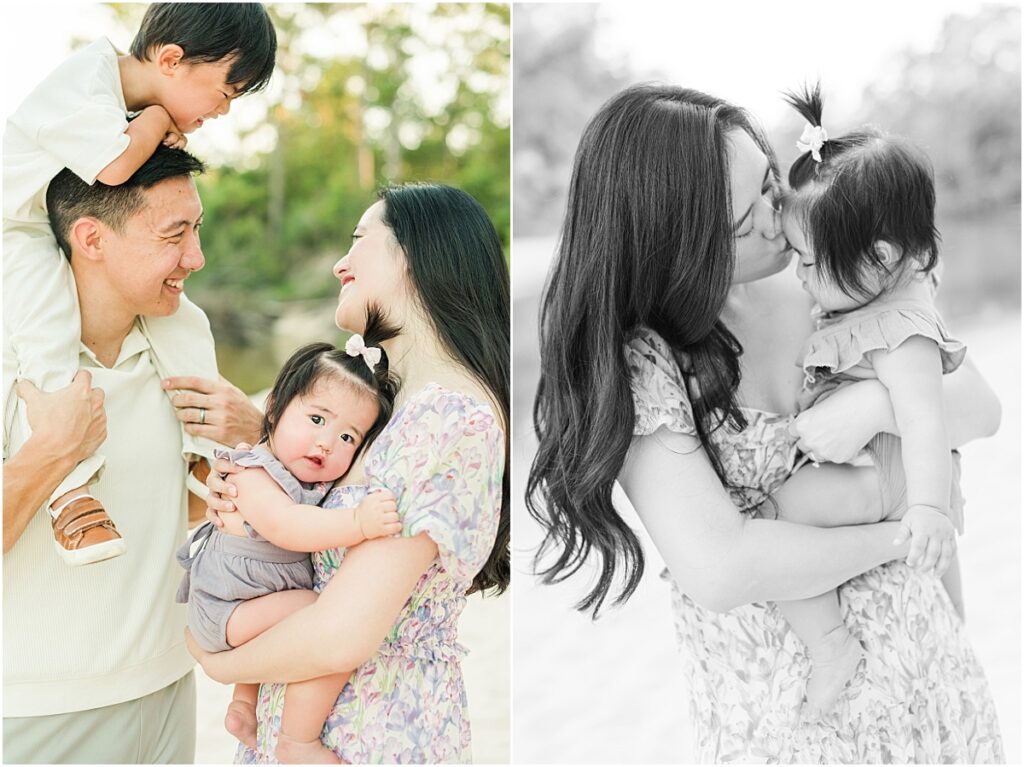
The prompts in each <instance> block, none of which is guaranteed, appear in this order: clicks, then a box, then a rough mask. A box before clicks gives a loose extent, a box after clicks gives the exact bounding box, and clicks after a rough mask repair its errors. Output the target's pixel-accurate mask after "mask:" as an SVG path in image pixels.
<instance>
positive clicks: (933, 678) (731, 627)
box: [626, 329, 1005, 764]
mask: <svg viewBox="0 0 1024 767" xmlns="http://www.w3.org/2000/svg"><path fill="white" fill-rule="evenodd" d="M626 356H627V362H628V364H629V368H630V376H631V386H632V390H633V397H634V405H635V411H636V419H635V428H634V433H635V434H636V435H646V434H651V433H653V432H654V431H656V430H657V429H658V428H660V427H666V428H668V429H670V430H672V431H675V432H678V433H682V434H691V435H695V434H696V430H695V427H694V424H693V415H692V411H691V408H690V401H689V397H688V395H687V389H686V385H685V382H684V379H683V376H682V375H681V373H680V371H679V367H678V365H677V364H676V362H675V361H674V358H673V355H672V352H671V350H670V348H669V347H668V345H667V344H666V343H665V341H664V340H663V339H662V338H660V337H659V336H658V335H657V334H656V333H654V332H653V331H651V330H648V329H643V330H640V331H639V332H638V333H636V334H635V336H634V338H633V339H632V340H631V341H630V343H629V344H628V346H627V350H626ZM745 415H746V417H747V420H748V424H747V426H746V428H745V429H743V430H742V431H739V432H737V431H735V430H734V431H726V430H725V429H719V430H718V431H717V432H715V438H716V440H717V443H718V446H719V447H720V449H721V456H722V461H723V463H724V468H725V471H726V473H727V475H728V478H729V480H730V482H731V483H732V484H734V485H735V486H736V489H734V490H730V494H731V495H732V497H733V501H734V502H735V503H736V504H737V507H739V508H740V509H745V510H749V509H751V508H752V507H753V506H754V505H756V503H758V502H760V500H762V499H763V498H764V497H765V495H766V494H767V493H769V492H771V491H772V490H773V489H774V488H776V487H777V486H778V485H779V484H781V483H782V482H783V481H784V480H785V479H786V477H787V476H788V475H789V473H790V471H791V470H792V468H793V462H794V460H795V458H796V451H795V448H794V446H793V444H792V438H791V437H790V436H789V432H788V425H789V420H790V419H789V417H788V416H780V415H774V414H770V413H765V412H761V411H757V410H746V411H745ZM662 577H663V578H665V579H666V580H667V581H669V583H670V584H671V591H672V607H673V612H674V618H675V625H676V634H677V638H678V641H679V644H680V647H681V650H682V655H683V661H684V668H685V671H684V673H685V676H686V685H687V688H688V691H689V698H690V704H689V707H690V719H691V721H692V722H693V728H694V736H695V751H696V753H695V754H694V756H695V757H696V759H697V760H698V761H700V762H742V763H762V764H769V763H791V762H803V763H832V764H851V763H852V764H857V763H872V764H874V763H950V762H958V763H992V762H1002V761H1004V760H1005V757H1004V755H1003V747H1002V740H1001V738H1000V734H999V726H998V722H997V720H996V711H995V706H994V704H993V702H992V697H991V695H990V693H989V689H988V683H987V682H986V681H985V676H984V674H983V673H982V670H981V667H980V666H979V664H978V661H977V659H976V658H975V657H974V653H973V651H972V650H971V647H970V644H969V643H968V640H967V635H966V632H965V630H964V626H963V623H962V622H961V621H960V618H959V616H958V615H957V614H956V611H955V610H954V609H953V605H952V603H951V602H950V600H949V597H948V596H947V594H946V592H945V589H944V588H943V587H942V584H941V582H940V581H939V580H938V579H937V578H935V577H933V576H926V575H923V574H921V573H918V572H916V571H914V570H911V569H909V568H908V567H907V566H906V565H905V564H903V563H902V562H895V563H891V564H888V565H885V566H883V567H879V568H876V569H874V570H871V571H869V572H867V573H865V574H863V575H861V576H858V577H857V578H854V579H853V580H851V581H849V582H848V583H846V584H844V585H842V586H841V587H840V588H839V598H840V603H841V605H842V610H843V616H844V620H845V622H846V624H847V626H848V627H849V628H850V631H851V633H853V635H854V636H856V637H857V638H858V639H859V640H860V641H861V643H862V644H863V645H864V647H865V650H866V657H865V659H864V660H863V661H862V662H861V665H860V667H859V668H858V669H857V672H856V674H855V676H854V679H853V680H852V682H851V683H850V684H849V685H848V686H847V688H846V689H845V690H844V691H843V693H842V695H841V696H840V698H839V701H838V702H837V704H836V706H835V708H834V710H833V711H832V712H831V713H830V714H829V715H828V717H827V718H825V719H824V720H822V721H820V722H815V723H804V722H801V720H800V718H799V711H800V708H801V702H802V700H803V697H804V687H805V685H806V681H807V674H808V671H809V667H810V662H809V660H808V658H807V655H806V652H805V649H804V646H803V643H802V642H801V641H800V639H799V638H797V636H796V635H795V634H794V633H793V632H792V631H791V630H790V628H789V625H788V624H787V623H786V621H785V619H784V618H783V617H782V614H781V613H780V612H779V611H778V609H777V608H776V607H775V605H774V604H771V603H757V604H750V605H744V606H743V607H739V608H736V609H734V610H730V611H729V612H726V613H715V612H712V611H710V610H705V609H704V608H702V607H701V606H700V605H697V604H696V603H695V602H693V600H691V599H690V598H689V597H688V596H686V595H685V594H683V593H682V592H681V591H680V590H679V588H678V587H677V586H676V584H675V583H674V582H673V581H672V580H671V577H670V576H669V574H668V572H667V571H666V572H665V573H664V574H663V576H662Z"/></svg>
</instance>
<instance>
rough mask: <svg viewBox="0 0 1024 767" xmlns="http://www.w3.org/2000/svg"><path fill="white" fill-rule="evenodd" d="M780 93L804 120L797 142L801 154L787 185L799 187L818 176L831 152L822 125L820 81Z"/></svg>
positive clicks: (791, 171)
mask: <svg viewBox="0 0 1024 767" xmlns="http://www.w3.org/2000/svg"><path fill="white" fill-rule="evenodd" d="M782 96H783V98H784V99H785V101H786V103H787V104H789V105H790V106H791V107H793V109H795V110H796V111H797V113H798V114H800V116H801V117H803V118H804V119H805V120H806V121H807V126H806V127H805V128H804V132H803V134H802V135H801V136H800V140H799V141H797V142H796V145H797V148H798V149H800V150H801V151H802V154H801V155H800V156H799V157H797V158H796V160H795V161H794V162H793V165H792V167H790V169H789V186H790V187H791V188H792V189H799V188H800V187H802V186H804V185H805V184H807V183H809V182H811V181H813V180H815V179H816V178H817V177H818V175H819V173H821V171H822V169H823V167H824V166H826V165H827V164H828V160H829V157H830V156H831V154H832V148H833V147H832V146H831V145H830V143H829V140H828V134H827V133H826V132H825V129H824V127H822V124H821V113H822V110H823V108H824V104H823V102H822V98H821V83H820V82H817V83H815V84H814V86H813V87H812V86H810V85H807V84H805V85H804V87H803V89H802V90H800V91H785V92H784V93H783V94H782Z"/></svg>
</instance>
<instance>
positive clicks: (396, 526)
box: [177, 314, 402, 763]
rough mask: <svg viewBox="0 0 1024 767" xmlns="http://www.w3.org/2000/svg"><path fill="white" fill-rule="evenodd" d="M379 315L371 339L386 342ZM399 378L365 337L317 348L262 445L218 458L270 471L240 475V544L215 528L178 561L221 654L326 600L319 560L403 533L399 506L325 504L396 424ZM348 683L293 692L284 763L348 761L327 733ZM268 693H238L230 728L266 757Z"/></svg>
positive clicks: (273, 414)
mask: <svg viewBox="0 0 1024 767" xmlns="http://www.w3.org/2000/svg"><path fill="white" fill-rule="evenodd" d="M390 335H393V333H392V332H391V331H389V330H388V329H386V328H384V327H383V326H382V324H381V323H380V321H379V315H376V314H375V315H373V316H372V317H371V319H370V320H368V322H367V328H366V331H365V337H366V339H367V340H368V341H370V342H372V343H378V344H379V343H380V341H382V340H386V339H387V338H388V337H390ZM396 389H397V382H396V380H395V379H394V378H393V377H392V376H391V375H390V374H389V373H388V365H387V358H386V356H385V355H384V353H383V350H382V349H380V348H379V347H376V346H367V345H366V343H365V342H364V340H363V338H362V337H360V336H353V337H352V338H351V339H349V342H348V344H347V345H346V351H344V352H342V351H339V350H337V349H335V348H334V347H333V346H331V345H330V344H324V343H318V344H310V345H309V346H304V347H303V348H301V349H299V350H298V351H297V352H296V353H295V354H294V355H292V357H291V359H289V360H288V362H286V363H285V365H284V367H283V368H282V370H281V372H280V373H279V374H278V377H277V381H276V382H275V384H274V387H273V389H272V390H271V392H270V395H269V396H268V400H267V411H266V417H265V419H264V422H263V434H262V437H261V441H260V443H259V444H258V445H257V446H256V447H255V448H253V449H252V450H232V451H228V452H227V453H223V454H222V453H220V452H218V456H219V457H223V455H227V456H229V457H230V458H231V459H232V460H233V461H234V462H235V463H238V464H240V465H242V466H246V467H253V468H256V469H260V470H261V471H244V472H241V473H240V474H236V475H234V477H235V480H234V481H235V482H236V484H237V485H238V489H239V493H238V497H237V498H236V499H235V503H236V506H237V507H238V511H239V512H240V514H241V516H242V518H243V519H244V520H245V525H244V528H243V530H242V531H241V532H240V534H233V533H231V532H228V530H227V528H224V529H222V530H218V529H217V528H215V527H214V525H213V523H212V522H207V523H205V524H204V525H203V526H201V527H200V528H199V529H198V530H196V532H195V533H194V534H193V536H192V539H191V540H190V541H189V543H187V544H186V545H185V546H183V547H182V548H181V549H180V550H179V551H178V555H177V556H178V561H179V563H181V565H182V566H183V567H184V568H185V569H186V570H188V573H187V574H186V575H185V577H184V579H183V580H182V583H181V586H180V587H179V589H178V596H177V598H178V601H180V602H184V601H187V602H188V624H189V629H190V630H191V632H192V634H193V635H194V636H195V639H196V641H197V642H198V643H199V644H200V645H201V646H202V647H203V648H204V649H206V650H208V651H210V652H219V651H222V650H227V649H230V648H232V647H237V646H238V645H240V644H242V643H243V642H247V641H249V640H250V639H252V638H253V637H254V636H256V635H257V634H260V633H261V632H263V631H265V630H266V629H267V628H269V627H270V626H272V625H274V624H275V623H277V622H278V621H280V620H282V619H283V618H284V617H286V616H287V615H289V614H291V613H293V612H295V611H296V610H298V609H301V608H302V607H305V606H306V605H308V604H310V603H311V602H313V601H315V600H316V594H315V592H314V591H313V566H312V563H311V561H310V557H309V552H311V551H320V550H324V549H330V548H335V547H341V546H354V545H355V544H357V543H360V542H361V541H363V540H366V539H367V538H376V537H380V536H385V535H394V534H397V533H399V532H401V529H402V526H401V523H400V522H399V521H398V512H397V506H396V503H395V498H394V496H393V495H392V494H391V493H389V492H387V491H381V492H375V493H370V494H369V495H367V496H366V497H365V498H364V499H363V501H362V502H361V503H360V504H359V505H358V506H356V507H355V508H348V509H332V510H329V511H328V510H324V509H321V508H319V507H318V506H316V504H318V503H319V502H320V501H321V500H323V498H324V496H325V495H326V494H327V492H328V491H329V490H330V488H331V484H332V483H333V482H334V481H335V480H337V479H339V478H341V477H342V476H343V475H344V474H345V472H347V471H348V469H349V466H350V465H351V464H352V460H353V459H354V458H355V456H356V455H358V453H359V452H360V451H361V450H362V449H364V448H365V447H366V446H367V445H369V444H370V443H371V442H372V441H373V439H374V437H375V436H376V435H377V433H378V432H379V431H380V430H381V429H382V428H383V427H384V425H385V424H386V423H387V422H388V420H389V419H390V417H391V413H392V409H393V407H394V397H395V393H396ZM347 679H348V675H347V674H335V675H331V676H325V677H320V678H318V679H311V680H307V681H304V682H299V683H297V684H290V685H288V687H287V689H286V692H285V707H284V714H283V715H282V719H281V733H280V737H279V739H278V745H277V758H278V759H279V760H280V761H282V762H286V763H288V762H325V761H330V762H337V761H338V760H337V758H335V756H334V754H333V752H331V751H329V750H328V749H326V748H325V747H324V746H323V745H322V744H321V743H320V731H321V730H322V729H323V726H324V720H325V719H326V718H327V715H328V714H329V713H330V711H331V708H332V707H333V705H334V702H335V700H336V699H337V697H338V695H339V693H340V692H341V690H342V688H343V687H344V685H345V682H346V681H347ZM258 688H259V686H258V685H255V684H238V685H235V691H234V695H233V698H232V701H231V704H230V706H229V708H228V715H227V717H226V719H225V725H226V726H227V728H228V730H229V731H231V732H232V734H234V735H235V736H236V737H238V738H239V740H241V741H242V742H243V743H245V744H246V745H248V746H251V747H255V745H256V742H255V736H256V732H255V706H256V696H257V691H258Z"/></svg>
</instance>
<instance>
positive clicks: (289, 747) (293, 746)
mask: <svg viewBox="0 0 1024 767" xmlns="http://www.w3.org/2000/svg"><path fill="white" fill-rule="evenodd" d="M277 761H279V762H280V763H281V764H341V759H339V758H338V757H337V756H336V755H335V753H334V752H333V751H331V749H329V748H327V747H326V746H325V745H324V744H323V743H321V742H320V738H316V739H314V740H297V739H295V738H291V737H289V736H287V735H285V734H284V733H283V732H282V733H281V734H280V735H279V736H278V738H277Z"/></svg>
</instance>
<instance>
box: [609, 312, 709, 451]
mask: <svg viewBox="0 0 1024 767" xmlns="http://www.w3.org/2000/svg"><path fill="white" fill-rule="evenodd" d="M626 365H627V367H628V369H629V386H630V389H631V390H632V392H633V410H634V412H635V414H636V416H635V421H634V425H633V434H634V435H635V436H644V435H646V434H653V433H654V432H655V431H657V430H658V429H659V428H660V427H662V426H666V427H668V428H669V429H670V430H672V431H674V432H677V433H679V434H690V435H693V436H696V434H697V428H696V426H695V425H694V420H693V407H692V406H691V405H690V397H689V395H688V394H687V391H686V381H685V380H684V378H683V374H682V372H681V371H680V370H679V365H678V364H677V363H676V361H675V358H674V356H673V355H672V349H671V348H670V347H669V345H668V343H667V342H666V341H665V340H664V339H663V338H662V337H661V336H659V335H658V334H657V333H655V332H654V331H653V330H651V329H649V328H641V329H640V330H638V331H637V332H636V333H635V334H634V335H633V337H632V338H631V339H630V341H629V342H628V343H627V344H626Z"/></svg>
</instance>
